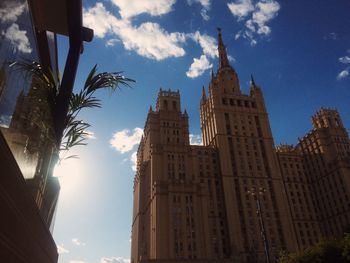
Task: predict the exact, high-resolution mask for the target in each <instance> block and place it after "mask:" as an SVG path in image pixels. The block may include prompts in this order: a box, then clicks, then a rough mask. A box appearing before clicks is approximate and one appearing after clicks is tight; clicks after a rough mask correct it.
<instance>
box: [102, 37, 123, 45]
mask: <svg viewBox="0 0 350 263" xmlns="http://www.w3.org/2000/svg"><path fill="white" fill-rule="evenodd" d="M118 42H120V40H119V39H117V38H111V39H108V40H107V41H106V44H105V45H106V47H114V46H115V44H116V43H118Z"/></svg>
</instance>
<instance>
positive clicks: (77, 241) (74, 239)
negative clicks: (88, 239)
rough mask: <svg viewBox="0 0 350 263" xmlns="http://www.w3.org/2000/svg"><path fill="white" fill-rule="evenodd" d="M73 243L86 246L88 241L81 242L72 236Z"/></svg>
mask: <svg viewBox="0 0 350 263" xmlns="http://www.w3.org/2000/svg"><path fill="white" fill-rule="evenodd" d="M72 243H73V244H74V245H76V246H86V243H84V242H81V241H80V240H79V239H78V238H72Z"/></svg>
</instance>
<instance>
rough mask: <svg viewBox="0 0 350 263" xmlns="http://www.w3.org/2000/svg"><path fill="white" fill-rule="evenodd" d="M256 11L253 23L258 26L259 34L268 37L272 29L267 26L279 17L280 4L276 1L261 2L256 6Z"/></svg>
mask: <svg viewBox="0 0 350 263" xmlns="http://www.w3.org/2000/svg"><path fill="white" fill-rule="evenodd" d="M255 7H256V9H255V11H254V12H253V15H252V19H251V21H252V23H254V24H255V25H256V26H257V33H258V34H265V35H268V34H270V32H271V29H270V28H269V27H268V26H267V25H266V23H267V22H269V21H270V20H271V19H273V18H274V17H276V16H277V14H278V11H279V10H280V4H279V3H278V2H276V1H273V0H272V1H267V0H266V1H260V2H258V3H257V4H256V6H255Z"/></svg>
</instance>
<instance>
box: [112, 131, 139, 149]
mask: <svg viewBox="0 0 350 263" xmlns="http://www.w3.org/2000/svg"><path fill="white" fill-rule="evenodd" d="M142 134H143V130H142V129H141V128H135V129H133V131H132V132H131V131H130V130H128V129H124V130H122V131H118V132H116V133H114V134H113V137H112V139H111V140H110V141H109V143H110V145H111V146H112V147H113V148H115V149H116V150H117V151H118V152H120V153H126V152H128V151H131V150H132V149H133V148H134V146H135V145H137V144H139V143H140V140H141V137H142Z"/></svg>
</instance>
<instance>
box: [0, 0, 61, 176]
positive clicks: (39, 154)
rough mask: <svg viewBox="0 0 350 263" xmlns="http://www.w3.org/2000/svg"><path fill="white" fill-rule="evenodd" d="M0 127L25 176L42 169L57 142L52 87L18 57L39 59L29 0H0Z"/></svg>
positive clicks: (28, 60)
mask: <svg viewBox="0 0 350 263" xmlns="http://www.w3.org/2000/svg"><path fill="white" fill-rule="evenodd" d="M0 32H1V34H0V130H1V132H2V133H3V135H4V137H5V139H6V141H7V143H8V145H9V147H10V148H11V151H12V153H13V155H14V157H15V158H16V161H17V163H18V165H19V167H20V169H21V171H22V173H23V176H24V177H25V178H27V179H28V178H33V177H34V176H35V175H36V174H37V173H40V169H42V168H41V167H40V166H41V165H42V163H45V160H43V158H49V157H50V156H51V152H52V145H53V142H54V140H53V130H52V120H51V111H50V107H49V105H48V100H47V97H48V90H47V89H46V88H45V87H44V86H42V85H41V83H40V82H39V81H38V80H37V79H34V78H32V76H31V75H30V74H28V72H25V71H23V70H19V69H18V68H17V69H16V68H14V67H13V66H11V65H13V64H12V63H13V62H16V61H21V62H23V61H27V62H32V61H37V62H38V61H39V57H38V51H37V43H36V38H35V34H34V30H33V24H32V19H31V16H30V12H29V9H28V4H27V2H26V1H23V0H1V1H0Z"/></svg>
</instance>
